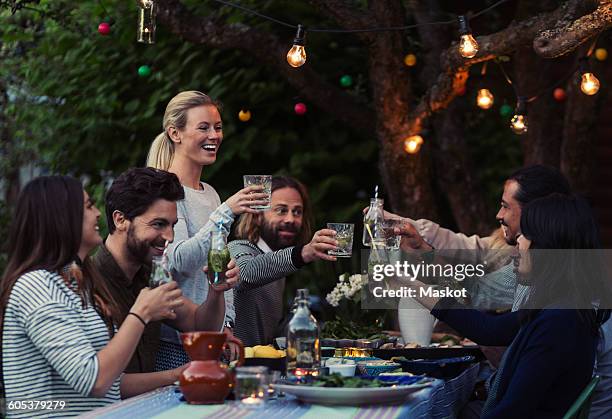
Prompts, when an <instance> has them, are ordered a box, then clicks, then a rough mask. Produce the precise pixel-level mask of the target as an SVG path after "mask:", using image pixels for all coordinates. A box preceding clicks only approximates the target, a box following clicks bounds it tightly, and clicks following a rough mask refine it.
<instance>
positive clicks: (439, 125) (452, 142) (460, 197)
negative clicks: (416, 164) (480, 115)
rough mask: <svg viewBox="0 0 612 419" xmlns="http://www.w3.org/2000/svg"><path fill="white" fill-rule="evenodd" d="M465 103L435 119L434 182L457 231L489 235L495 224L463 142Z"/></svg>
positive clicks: (451, 106)
mask: <svg viewBox="0 0 612 419" xmlns="http://www.w3.org/2000/svg"><path fill="white" fill-rule="evenodd" d="M463 107H465V104H464V103H460V102H457V101H455V102H453V103H452V104H451V105H450V106H449V108H448V110H447V111H446V112H444V114H442V115H440V116H439V117H438V118H436V122H435V123H434V126H435V129H436V145H437V150H436V153H435V154H434V155H435V159H434V160H435V167H436V174H435V179H436V180H437V183H438V185H439V187H440V190H441V191H442V192H443V193H444V195H445V196H446V199H447V200H448V203H449V204H450V208H451V212H452V215H453V217H454V219H455V222H456V224H457V228H458V230H459V231H461V232H463V233H465V234H480V235H488V234H490V233H491V230H493V228H494V225H495V220H494V213H493V211H492V210H491V209H490V208H488V207H487V205H486V203H485V200H484V196H483V194H482V187H481V185H480V183H479V181H478V179H477V177H476V174H475V173H474V163H473V161H472V159H471V158H470V152H469V149H468V147H467V146H466V142H465V130H464V128H463V127H464V126H465V118H464V115H465V110H464V109H462V108H463ZM466 198H467V199H466Z"/></svg>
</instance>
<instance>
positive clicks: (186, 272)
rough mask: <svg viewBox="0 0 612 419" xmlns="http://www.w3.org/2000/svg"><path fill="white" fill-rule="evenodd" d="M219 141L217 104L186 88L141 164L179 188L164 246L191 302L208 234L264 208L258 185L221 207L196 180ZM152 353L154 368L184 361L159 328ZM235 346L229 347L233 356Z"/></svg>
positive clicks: (201, 283) (202, 281)
mask: <svg viewBox="0 0 612 419" xmlns="http://www.w3.org/2000/svg"><path fill="white" fill-rule="evenodd" d="M222 141H223V128H222V121H221V115H220V113H219V104H218V103H217V102H216V101H214V100H213V99H211V98H210V97H209V96H207V95H205V94H204V93H201V92H198V91H195V90H190V91H185V92H181V93H179V94H178V95H176V96H175V97H173V98H172V100H170V102H169V103H168V106H167V107H166V112H165V114H164V119H163V132H162V133H161V134H159V135H158V136H157V137H156V138H155V140H154V141H153V144H151V148H150V150H149V155H148V157H147V166H150V167H154V168H157V169H162V170H167V171H169V172H172V173H174V174H176V175H177V176H178V178H179V180H180V182H181V184H182V185H183V188H184V190H185V199H184V200H181V201H177V213H178V222H177V224H176V225H175V227H174V237H175V238H174V242H173V243H172V244H171V245H170V248H169V256H170V268H171V270H172V274H173V277H174V279H175V280H176V281H177V282H178V283H179V285H180V287H181V289H182V291H183V293H184V294H185V295H186V296H187V297H189V298H191V299H192V300H193V301H194V302H195V303H196V304H201V303H202V302H203V301H204V300H205V299H206V296H207V294H208V287H209V284H208V280H207V278H206V275H205V273H204V271H203V270H202V267H203V266H206V264H207V255H208V250H209V248H210V233H211V232H212V230H213V229H214V228H215V226H221V228H223V229H224V230H225V231H226V232H227V233H229V230H230V227H231V225H232V223H233V221H234V219H235V217H236V216H238V215H240V214H242V213H245V212H248V213H255V212H256V211H255V210H252V209H251V208H250V206H251V205H258V204H265V201H263V200H261V199H263V198H264V197H265V196H266V195H265V194H263V193H257V192H260V191H262V189H263V188H262V187H260V186H250V187H248V188H244V189H241V190H240V191H238V192H237V193H236V194H235V195H233V196H231V197H230V198H228V199H227V200H226V201H225V202H224V203H221V200H220V198H219V195H218V194H217V191H215V189H214V188H213V187H212V186H211V185H209V184H207V183H204V182H202V181H201V180H200V179H201V176H202V170H203V169H204V167H205V166H210V165H211V164H213V163H214V162H215V161H216V160H217V153H218V152H219V147H220V146H221V143H222ZM258 200H261V201H258ZM225 305H226V312H225V318H226V321H225V326H224V331H225V332H226V333H232V329H233V326H234V320H235V309H234V304H233V292H232V290H229V291H227V292H226V293H225ZM161 339H162V342H161V343H160V349H159V352H158V355H157V365H156V370H158V371H159V370H167V369H171V368H176V367H178V366H180V365H183V364H184V363H185V362H188V361H189V358H188V357H187V354H186V353H185V352H184V351H183V348H182V345H181V344H180V340H179V338H178V334H177V332H176V331H175V330H174V329H171V328H169V327H165V328H164V329H163V330H162V334H161ZM236 351H237V348H236V347H234V348H232V352H233V356H235V355H236Z"/></svg>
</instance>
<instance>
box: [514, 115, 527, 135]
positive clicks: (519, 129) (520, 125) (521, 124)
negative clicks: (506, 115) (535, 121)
mask: <svg viewBox="0 0 612 419" xmlns="http://www.w3.org/2000/svg"><path fill="white" fill-rule="evenodd" d="M510 128H512V132H514V133H515V134H517V135H523V134H524V133H526V132H527V117H526V116H525V115H514V116H513V117H512V120H511V121H510Z"/></svg>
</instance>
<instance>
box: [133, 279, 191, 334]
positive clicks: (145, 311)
mask: <svg viewBox="0 0 612 419" xmlns="http://www.w3.org/2000/svg"><path fill="white" fill-rule="evenodd" d="M182 305H183V293H182V292H181V290H180V288H179V287H178V284H177V283H176V282H175V281H171V282H169V283H167V284H163V285H160V286H159V287H156V288H154V289H150V288H144V289H143V290H142V291H140V294H138V298H136V302H135V303H134V305H133V306H132V308H131V309H130V313H129V314H131V315H133V316H134V317H136V318H138V319H139V320H140V321H141V322H142V323H143V324H144V325H146V324H148V323H149V322H151V321H156V320H165V319H175V318H176V313H175V310H176V309H177V308H179V307H180V306H182Z"/></svg>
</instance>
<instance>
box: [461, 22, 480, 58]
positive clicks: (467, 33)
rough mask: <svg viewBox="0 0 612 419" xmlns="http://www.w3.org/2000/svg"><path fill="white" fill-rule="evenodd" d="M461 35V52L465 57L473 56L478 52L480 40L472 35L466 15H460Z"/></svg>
mask: <svg viewBox="0 0 612 419" xmlns="http://www.w3.org/2000/svg"><path fill="white" fill-rule="evenodd" d="M459 35H461V37H460V38H459V54H461V56H462V57H464V58H473V57H474V56H475V55H476V53H477V52H478V42H476V39H474V37H473V36H472V31H471V30H470V25H469V24H468V21H467V19H466V17H465V16H459Z"/></svg>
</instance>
